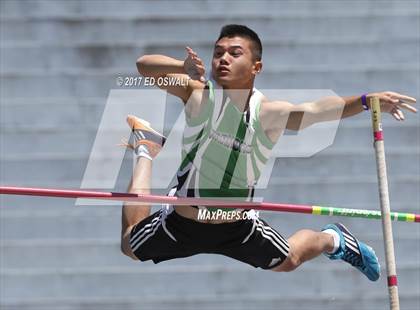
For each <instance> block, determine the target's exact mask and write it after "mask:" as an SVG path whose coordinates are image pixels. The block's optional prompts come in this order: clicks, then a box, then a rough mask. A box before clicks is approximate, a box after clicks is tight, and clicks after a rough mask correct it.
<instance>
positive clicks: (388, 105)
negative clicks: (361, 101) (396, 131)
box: [366, 91, 417, 121]
mask: <svg viewBox="0 0 420 310" xmlns="http://www.w3.org/2000/svg"><path fill="white" fill-rule="evenodd" d="M372 97H378V98H379V102H380V105H381V111H382V112H387V113H389V114H391V115H392V116H393V117H394V118H395V119H396V120H398V121H403V120H404V119H405V117H404V113H403V112H402V109H405V110H407V111H410V112H413V113H417V109H416V108H415V107H413V105H414V104H415V103H416V99H415V98H412V97H409V96H405V95H401V94H399V93H396V92H392V91H386V92H381V93H372V94H368V95H367V96H366V98H367V99H369V98H372ZM368 102H370V101H369V100H368Z"/></svg>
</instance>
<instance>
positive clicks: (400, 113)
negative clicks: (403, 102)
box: [397, 109, 405, 120]
mask: <svg viewBox="0 0 420 310" xmlns="http://www.w3.org/2000/svg"><path fill="white" fill-rule="evenodd" d="M397 113H398V116H399V117H400V119H401V120H404V119H405V117H404V113H403V112H402V111H401V110H400V109H397Z"/></svg>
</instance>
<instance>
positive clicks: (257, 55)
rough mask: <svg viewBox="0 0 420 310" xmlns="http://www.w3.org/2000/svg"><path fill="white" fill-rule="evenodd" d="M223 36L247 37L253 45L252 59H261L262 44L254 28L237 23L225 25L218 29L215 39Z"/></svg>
mask: <svg viewBox="0 0 420 310" xmlns="http://www.w3.org/2000/svg"><path fill="white" fill-rule="evenodd" d="M225 37H228V38H232V37H241V38H246V39H249V40H250V41H251V42H252V44H253V45H254V48H253V50H252V53H253V55H254V59H255V60H257V61H260V60H261V58H262V44H261V40H260V38H259V37H258V34H257V33H256V32H255V31H254V30H252V29H250V28H248V27H247V26H244V25H237V24H230V25H225V26H223V27H222V30H220V35H219V38H218V39H217V41H219V40H220V39H222V38H225ZM217 41H216V42H217Z"/></svg>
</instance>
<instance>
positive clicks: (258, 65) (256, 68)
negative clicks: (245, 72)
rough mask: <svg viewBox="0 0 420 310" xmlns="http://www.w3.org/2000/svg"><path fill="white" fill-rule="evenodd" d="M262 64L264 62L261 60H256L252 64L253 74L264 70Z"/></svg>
mask: <svg viewBox="0 0 420 310" xmlns="http://www.w3.org/2000/svg"><path fill="white" fill-rule="evenodd" d="M262 66H263V64H262V62H261V61H256V62H254V65H253V66H252V74H253V75H257V74H259V73H260V72H261V70H262Z"/></svg>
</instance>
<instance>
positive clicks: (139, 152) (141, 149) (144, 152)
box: [134, 144, 153, 160]
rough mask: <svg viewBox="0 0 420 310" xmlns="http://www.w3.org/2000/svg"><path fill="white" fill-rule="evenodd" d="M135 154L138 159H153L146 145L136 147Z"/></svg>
mask: <svg viewBox="0 0 420 310" xmlns="http://www.w3.org/2000/svg"><path fill="white" fill-rule="evenodd" d="M134 154H135V155H136V156H137V157H144V158H147V159H150V160H152V159H153V158H152V157H151V156H150V153H149V149H148V147H147V146H146V145H144V144H140V145H139V146H138V147H136V149H135V150H134Z"/></svg>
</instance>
